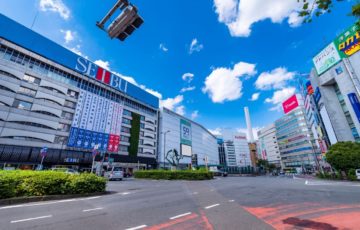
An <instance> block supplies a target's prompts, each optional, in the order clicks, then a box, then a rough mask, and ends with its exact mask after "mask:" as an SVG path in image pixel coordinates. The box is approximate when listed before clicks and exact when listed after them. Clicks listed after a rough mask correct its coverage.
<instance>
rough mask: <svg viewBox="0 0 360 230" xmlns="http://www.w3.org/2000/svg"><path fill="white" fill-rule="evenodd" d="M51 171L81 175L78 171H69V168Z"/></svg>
mask: <svg viewBox="0 0 360 230" xmlns="http://www.w3.org/2000/svg"><path fill="white" fill-rule="evenodd" d="M51 171H56V172H64V173H67V174H75V175H77V174H79V172H78V171H76V170H74V169H69V168H52V169H51Z"/></svg>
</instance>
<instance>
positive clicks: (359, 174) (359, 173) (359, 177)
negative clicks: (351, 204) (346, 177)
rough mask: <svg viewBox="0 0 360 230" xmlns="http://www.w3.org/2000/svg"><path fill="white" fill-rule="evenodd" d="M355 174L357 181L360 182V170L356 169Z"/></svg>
mask: <svg viewBox="0 0 360 230" xmlns="http://www.w3.org/2000/svg"><path fill="white" fill-rule="evenodd" d="M355 174H356V177H357V179H358V180H360V169H356V171H355Z"/></svg>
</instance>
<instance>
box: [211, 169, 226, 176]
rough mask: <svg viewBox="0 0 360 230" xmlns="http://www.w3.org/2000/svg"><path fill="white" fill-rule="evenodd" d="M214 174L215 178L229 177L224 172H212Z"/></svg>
mask: <svg viewBox="0 0 360 230" xmlns="http://www.w3.org/2000/svg"><path fill="white" fill-rule="evenodd" d="M212 173H213V174H214V176H222V177H227V175H228V173H227V172H225V171H222V170H214V171H212Z"/></svg>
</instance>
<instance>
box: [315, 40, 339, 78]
mask: <svg viewBox="0 0 360 230" xmlns="http://www.w3.org/2000/svg"><path fill="white" fill-rule="evenodd" d="M340 60H341V57H340V55H339V52H338V51H337V49H336V47H335V44H334V43H333V42H332V43H330V44H329V45H328V46H327V47H325V49H323V50H322V51H321V52H320V53H319V54H318V55H316V56H315V57H314V58H313V63H314V66H315V69H316V72H317V73H318V74H319V75H320V74H322V73H324V72H325V71H327V70H328V69H330V68H331V67H332V66H334V65H335V64H336V63H338V62H339V61H340Z"/></svg>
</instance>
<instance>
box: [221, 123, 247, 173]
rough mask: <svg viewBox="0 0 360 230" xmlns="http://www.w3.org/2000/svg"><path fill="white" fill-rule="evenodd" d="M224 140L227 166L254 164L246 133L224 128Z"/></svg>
mask: <svg viewBox="0 0 360 230" xmlns="http://www.w3.org/2000/svg"><path fill="white" fill-rule="evenodd" d="M222 136H223V140H224V147H225V155H226V162H227V166H231V167H235V166H236V167H246V166H252V161H251V156H250V150H249V145H248V142H247V139H246V134H245V133H239V132H235V131H233V130H232V129H225V130H223V134H222Z"/></svg>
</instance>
